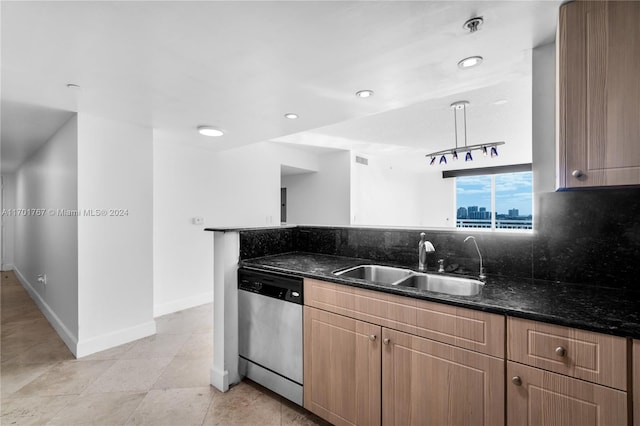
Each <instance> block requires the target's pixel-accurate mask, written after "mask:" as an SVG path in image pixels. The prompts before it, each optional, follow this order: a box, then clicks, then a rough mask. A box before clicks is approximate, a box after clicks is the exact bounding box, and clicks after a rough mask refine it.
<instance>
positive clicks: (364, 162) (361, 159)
mask: <svg viewBox="0 0 640 426" xmlns="http://www.w3.org/2000/svg"><path fill="white" fill-rule="evenodd" d="M356 163H358V164H362V165H363V166H368V165H369V159H368V158H364V157H360V156H359V155H356Z"/></svg>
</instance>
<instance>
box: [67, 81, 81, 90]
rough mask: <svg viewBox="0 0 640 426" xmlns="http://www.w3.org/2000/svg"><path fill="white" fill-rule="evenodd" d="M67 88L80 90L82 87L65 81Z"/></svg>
mask: <svg viewBox="0 0 640 426" xmlns="http://www.w3.org/2000/svg"><path fill="white" fill-rule="evenodd" d="M67 89H72V90H80V89H82V87H80V85H78V84H74V83H67Z"/></svg>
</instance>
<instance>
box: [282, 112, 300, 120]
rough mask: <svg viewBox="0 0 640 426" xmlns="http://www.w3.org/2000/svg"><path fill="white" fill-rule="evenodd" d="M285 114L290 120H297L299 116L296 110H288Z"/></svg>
mask: <svg viewBox="0 0 640 426" xmlns="http://www.w3.org/2000/svg"><path fill="white" fill-rule="evenodd" d="M284 116H285V118H288V119H289V120H295V119H296V118H298V114H296V113H295V112H288V113H286V114H285V115H284Z"/></svg>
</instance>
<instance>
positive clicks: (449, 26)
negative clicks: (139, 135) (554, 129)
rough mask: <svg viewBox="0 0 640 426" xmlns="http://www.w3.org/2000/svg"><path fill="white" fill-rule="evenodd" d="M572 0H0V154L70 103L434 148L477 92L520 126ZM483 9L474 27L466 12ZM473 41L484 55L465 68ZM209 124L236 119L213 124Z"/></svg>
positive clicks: (501, 120)
mask: <svg viewBox="0 0 640 426" xmlns="http://www.w3.org/2000/svg"><path fill="white" fill-rule="evenodd" d="M560 3H561V2H560V1H539V2H538V1H512V2H509V1H498V2H493V1H478V2H476V1H441V2H436V1H408V2H403V1H356V2H350V1H341V2H336V1H256V2H243V1H227V2H225V1H195V2H187V1H162V2H148V1H139V2H137V1H122V2H110V1H105V2H94V1H70V2H48V1H46V2H37V1H30V2H19V1H15V2H12V1H3V2H2V3H1V5H0V7H1V8H2V10H1V20H2V22H1V24H2V27H1V28H2V30H1V31H2V40H1V43H2V46H1V47H2V50H1V52H2V76H1V84H2V93H1V97H2V104H1V108H2V110H1V111H2V151H1V153H2V170H3V172H5V171H8V172H11V171H13V170H15V167H16V166H17V164H19V163H20V162H21V161H23V160H24V158H26V156H28V155H29V154H30V153H31V152H33V150H34V149H36V148H37V146H38V144H39V143H40V144H41V143H42V142H44V141H45V140H46V139H47V138H48V137H49V136H50V135H51V134H52V133H53V132H54V131H55V129H56V128H57V127H59V126H60V125H61V124H62V123H64V121H66V120H67V119H68V118H69V112H81V113H87V114H92V115H97V116H101V117H106V118H111V119H115V120H120V121H125V122H130V123H134V124H138V125H142V126H147V127H152V128H154V129H157V130H159V131H162V132H163V134H165V135H169V136H170V137H172V138H174V139H175V140H176V141H178V142H180V143H185V144H194V145H199V146H203V147H208V148H211V149H216V150H224V149H229V148H233V147H237V146H241V145H245V144H249V143H254V142H260V141H267V140H271V141H280V142H288V143H297V144H301V143H306V144H309V145H316V146H318V145H320V146H335V147H336V148H351V147H352V144H354V143H355V144H357V145H358V146H360V148H361V149H363V150H364V148H363V147H365V148H367V149H372V150H374V151H375V149H376V148H377V149H378V152H386V151H389V150H390V149H389V148H388V147H389V146H395V147H400V148H398V149H399V150H400V151H401V150H407V149H409V150H411V149H422V150H423V151H424V152H425V153H426V152H428V151H431V150H437V149H441V148H447V147H449V145H450V144H446V145H445V146H442V144H443V140H444V139H446V141H450V142H453V139H452V137H451V129H452V127H453V123H452V117H451V111H450V110H449V109H448V105H449V103H451V102H452V101H455V100H459V99H465V98H469V99H468V100H470V101H471V102H472V103H471V106H470V109H469V131H470V137H471V136H472V135H473V137H475V138H483V137H485V136H486V137H487V138H489V139H492V140H493V139H498V140H504V139H505V134H506V137H509V138H512V139H513V137H512V136H511V135H512V134H515V133H514V132H517V131H522V129H526V128H527V122H528V123H529V124H528V126H529V129H530V120H531V117H530V112H531V110H530V107H529V108H528V110H527V109H526V108H524V109H522V108H520V106H521V105H523V104H525V103H526V102H528V101H527V99H529V100H530V97H531V93H530V91H531V85H530V74H531V49H532V48H533V47H535V46H539V45H544V44H546V43H549V42H552V41H553V40H554V36H555V26H556V20H557V11H558V6H559V4H560ZM478 15H479V16H483V17H484V22H485V23H484V25H483V27H482V29H481V30H480V31H478V32H476V33H473V34H470V33H468V32H467V31H466V30H464V29H463V28H462V24H463V23H464V22H465V21H466V20H467V19H469V18H471V17H473V16H478ZM472 55H482V56H483V57H484V58H485V61H484V63H483V64H482V65H481V66H479V67H477V68H473V69H469V70H460V69H459V68H458V67H457V65H456V64H457V62H458V61H459V60H460V59H462V58H464V57H467V56H472ZM68 83H74V84H77V85H80V86H81V88H82V89H81V90H71V89H69V88H67V86H66V85H67V84H68ZM360 89H372V90H374V91H375V95H374V96H373V97H370V98H366V99H361V98H358V97H356V96H355V95H354V93H355V92H356V91H358V90H360ZM527 97H528V98H527ZM499 99H505V100H507V101H508V102H507V103H506V104H503V105H495V104H494V102H495V101H496V100H499ZM287 112H295V113H297V114H299V116H300V118H299V119H297V120H289V119H286V118H284V114H285V113H287ZM474 114H475V117H474ZM472 117H473V118H472ZM473 120H475V122H473ZM483 123H484V124H483ZM444 124H446V126H448V127H445V125H444ZM198 125H212V126H217V127H219V128H221V129H223V130H224V131H225V132H226V134H225V136H223V137H220V138H215V139H213V138H206V137H203V136H201V135H199V134H197V132H196V131H195V129H196V127H197V126H198ZM474 126H475V129H474ZM483 127H484V128H486V129H492V130H494V132H493V133H491V132H489V131H488V130H487V131H486V132H485V130H483ZM501 127H502V128H503V130H504V132H503V134H500V132H495V130H496V129H498V130H499V129H500V128H501ZM507 127H508V128H507ZM514 129H515V130H514ZM473 132H475V133H473ZM528 133H529V138H530V131H529V132H528ZM447 138H448V139H447ZM471 143H472V141H471V140H470V144H471ZM363 144H364V145H363ZM379 145H385V146H386V148H384V149H382V150H381V151H380V146H379ZM385 150H386V151H385ZM391 150H392V149H391Z"/></svg>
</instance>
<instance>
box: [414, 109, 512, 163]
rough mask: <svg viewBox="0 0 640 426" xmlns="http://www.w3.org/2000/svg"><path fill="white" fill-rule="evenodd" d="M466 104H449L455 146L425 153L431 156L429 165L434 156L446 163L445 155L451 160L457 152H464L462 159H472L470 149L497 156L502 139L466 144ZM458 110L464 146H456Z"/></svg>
mask: <svg viewBox="0 0 640 426" xmlns="http://www.w3.org/2000/svg"><path fill="white" fill-rule="evenodd" d="M467 105H469V101H457V102H454V103H452V104H451V109H452V110H453V126H454V137H455V148H449V149H443V150H441V151H436V152H432V153H430V154H427V155H426V157H431V161H430V162H429V164H430V165H432V166H433V165H434V164H435V162H436V158H437V157H440V161H439V162H438V164H447V155H451V159H452V160H454V161H455V160H457V159H458V152H466V154H465V156H464V161H465V162H466V161H473V156H472V155H471V151H474V150H481V151H482V154H483V155H484V156H487V155H489V156H490V157H491V158H495V157H497V156H498V148H497V147H498V146H499V145H504V142H503V141H500V142H489V143H480V144H476V145H467ZM458 111H462V123H463V128H464V146H460V147H458Z"/></svg>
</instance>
